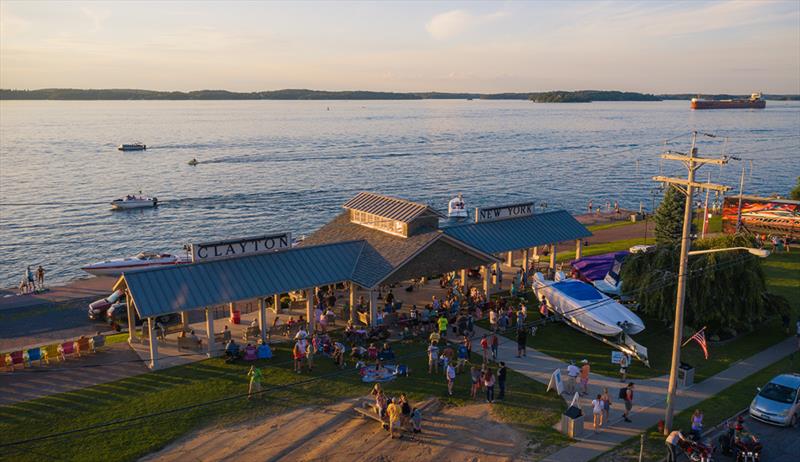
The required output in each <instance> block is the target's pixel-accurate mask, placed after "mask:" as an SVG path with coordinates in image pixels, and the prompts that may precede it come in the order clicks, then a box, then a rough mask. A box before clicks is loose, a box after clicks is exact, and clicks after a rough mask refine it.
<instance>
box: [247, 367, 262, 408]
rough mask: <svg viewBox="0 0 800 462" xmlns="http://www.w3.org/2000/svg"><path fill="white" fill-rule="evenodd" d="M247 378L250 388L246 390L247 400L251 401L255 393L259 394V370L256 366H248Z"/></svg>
mask: <svg viewBox="0 0 800 462" xmlns="http://www.w3.org/2000/svg"><path fill="white" fill-rule="evenodd" d="M247 377H249V378H250V388H249V389H248V390H247V399H248V400H249V399H252V398H253V395H254V394H256V393H261V378H262V376H261V369H259V368H257V367H256V366H250V370H249V371H247Z"/></svg>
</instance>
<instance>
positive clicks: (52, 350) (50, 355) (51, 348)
mask: <svg viewBox="0 0 800 462" xmlns="http://www.w3.org/2000/svg"><path fill="white" fill-rule="evenodd" d="M58 348H59V346H58V345H56V344H53V345H47V346H46V347H44V362H45V363H47V364H50V360H51V359H52V360H53V361H58V359H59V355H60V353H59V351H58Z"/></svg>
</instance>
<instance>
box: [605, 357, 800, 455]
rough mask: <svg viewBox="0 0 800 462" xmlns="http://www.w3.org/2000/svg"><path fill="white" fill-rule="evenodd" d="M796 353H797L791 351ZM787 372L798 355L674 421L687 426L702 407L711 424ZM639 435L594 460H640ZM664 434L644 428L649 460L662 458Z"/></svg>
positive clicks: (798, 363) (799, 363) (796, 365)
mask: <svg viewBox="0 0 800 462" xmlns="http://www.w3.org/2000/svg"><path fill="white" fill-rule="evenodd" d="M794 356H798V354H796V353H795V354H794ZM787 372H800V358H793V357H792V356H789V357H786V358H784V359H782V360H780V361H778V362H776V363H774V364H772V365H771V366H767V367H765V368H764V369H761V370H760V371H758V372H756V373H755V374H753V375H751V376H749V377H747V378H745V379H744V380H741V381H739V382H737V383H736V384H734V385H732V386H730V387H729V388H727V389H725V390H723V391H722V392H720V393H718V394H717V395H715V396H713V397H711V398H709V399H707V400H705V401H703V402H701V403H699V404H698V405H697V406H693V407H691V408H689V409H686V410H685V411H683V412H681V413H679V414H677V415H676V416H675V420H674V421H675V425H683V427H684V428H688V427H689V422H690V418H691V415H692V412H694V409H696V408H697V409H702V411H703V414H704V417H703V423H704V424H705V427H706V428H711V427H713V426H715V425H717V424H719V423H722V422H723V421H725V420H726V419H728V418H730V417H731V416H733V415H734V414H736V413H737V412H739V411H741V410H742V409H744V408H746V407H747V406H748V405H749V404H750V401H751V400H752V399H753V397H754V396H755V393H756V387H761V386H763V385H764V384H765V383H767V382H768V381H769V380H770V379H771V378H773V377H774V376H776V375H778V374H783V373H787ZM639 444H640V443H639V437H638V436H637V437H634V438H631V439H629V440H628V441H626V442H625V443H623V444H621V445H620V446H619V447H617V448H616V449H614V450H612V451H611V452H610V453H606V454H604V455H601V456H599V457H596V458H595V459H594V460H595V461H603V462H605V461H612V460H613V461H614V462H635V461H638V460H639V458H638V457H639ZM664 455H665V449H664V436H663V435H661V434H660V433H658V431H657V429H656V427H651V428H649V429H648V430H647V432H646V437H645V444H644V457H643V458H642V460H644V461H648V462H661V461H662V460H663V459H664Z"/></svg>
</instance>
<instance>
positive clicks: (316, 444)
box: [142, 400, 528, 462]
mask: <svg viewBox="0 0 800 462" xmlns="http://www.w3.org/2000/svg"><path fill="white" fill-rule="evenodd" d="M353 403H354V401H353V400H348V401H343V402H341V403H338V404H336V405H332V406H327V407H324V408H320V409H299V410H295V411H292V412H289V413H286V414H282V415H279V416H274V417H269V418H263V419H260V420H259V421H256V422H253V423H251V424H241V425H235V426H231V427H225V428H213V427H212V428H207V429H204V430H201V431H198V432H195V433H193V434H192V435H189V436H188V437H186V438H183V439H181V440H179V441H177V442H176V443H173V444H172V445H170V446H168V447H166V448H165V449H164V450H162V451H160V452H158V453H154V454H151V455H149V456H147V457H145V458H144V459H142V460H144V461H180V462H188V461H228V460H230V461H234V460H235V461H251V460H252V461H255V460H258V461H323V460H330V461H348V462H354V461H380V462H397V461H414V462H422V461H428V460H446V461H470V462H495V461H512V460H514V461H519V460H526V459H527V457H526V449H527V444H528V442H527V438H526V437H525V436H524V435H523V434H521V433H520V432H519V431H517V430H515V429H513V428H512V427H510V426H508V425H506V424H504V423H502V422H499V421H498V420H496V419H495V418H494V417H493V416H492V415H491V410H490V408H489V405H488V404H473V405H469V406H463V407H451V408H445V409H442V410H439V411H438V412H434V413H432V414H431V415H423V426H422V430H423V432H422V433H421V434H417V435H412V434H409V433H404V436H403V439H395V440H392V439H390V438H389V435H388V433H387V432H386V431H385V430H383V429H381V428H380V425H379V424H378V423H377V422H376V421H374V420H372V419H368V418H362V417H358V416H357V415H356V413H355V411H353V410H352V407H353Z"/></svg>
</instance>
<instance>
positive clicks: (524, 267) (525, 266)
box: [522, 249, 530, 273]
mask: <svg viewBox="0 0 800 462" xmlns="http://www.w3.org/2000/svg"><path fill="white" fill-rule="evenodd" d="M529 254H530V252H529V251H528V249H525V250H523V251H522V271H525V272H526V273H527V272H528V255H529Z"/></svg>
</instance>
